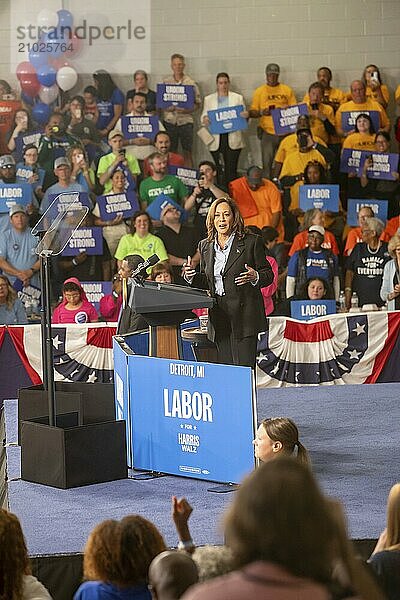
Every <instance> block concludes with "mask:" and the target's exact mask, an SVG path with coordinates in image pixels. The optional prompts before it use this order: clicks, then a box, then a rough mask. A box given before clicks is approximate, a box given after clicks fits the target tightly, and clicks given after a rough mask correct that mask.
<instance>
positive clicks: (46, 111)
mask: <svg viewBox="0 0 400 600" xmlns="http://www.w3.org/2000/svg"><path fill="white" fill-rule="evenodd" d="M50 115H51V108H50V106H48V105H47V104H45V103H44V102H38V103H37V104H35V106H34V107H33V108H32V117H33V119H34V120H35V121H36V122H37V123H39V124H40V125H45V123H47V121H48V120H49V118H50Z"/></svg>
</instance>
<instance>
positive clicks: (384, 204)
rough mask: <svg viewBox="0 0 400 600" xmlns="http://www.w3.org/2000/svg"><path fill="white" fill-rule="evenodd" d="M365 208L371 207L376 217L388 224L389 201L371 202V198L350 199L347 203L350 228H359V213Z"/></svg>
mask: <svg viewBox="0 0 400 600" xmlns="http://www.w3.org/2000/svg"><path fill="white" fill-rule="evenodd" d="M363 206H369V207H371V208H372V210H373V211H374V217H377V218H378V219H380V220H381V221H383V222H384V223H386V219H387V212H388V201H387V200H371V199H370V198H366V199H365V200H360V199H354V198H349V199H348V201H347V224H348V225H350V227H357V226H358V213H359V212H360V208H362V207H363Z"/></svg>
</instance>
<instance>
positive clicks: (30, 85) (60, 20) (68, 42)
mask: <svg viewBox="0 0 400 600" xmlns="http://www.w3.org/2000/svg"><path fill="white" fill-rule="evenodd" d="M37 22H38V25H39V28H43V29H45V30H46V33H43V34H42V35H41V36H40V39H39V40H38V41H37V42H34V43H33V44H31V49H30V51H29V61H24V62H21V63H20V64H19V65H18V67H17V71H16V75H17V77H18V80H19V83H20V86H21V90H22V98H23V100H25V102H27V103H28V104H32V105H33V108H32V116H33V118H34V119H35V121H37V122H38V123H40V124H44V123H46V122H47V121H48V119H49V117H50V114H51V109H50V106H49V105H50V104H52V103H53V102H54V101H55V100H56V99H57V98H58V95H59V93H60V90H62V91H64V92H67V91H68V90H70V89H72V88H73V87H74V86H75V84H76V82H77V81H78V74H77V72H76V70H75V69H74V68H73V66H71V64H70V62H69V60H68V59H69V58H71V57H73V56H75V55H76V54H78V53H79V51H80V49H81V40H80V39H79V38H77V37H76V35H74V34H72V35H71V36H70V35H69V32H70V31H71V32H72V24H73V16H72V14H71V13H70V12H69V11H68V10H63V9H62V10H58V11H57V12H55V11H52V10H48V9H43V10H42V11H41V12H40V13H39V14H38V18H37ZM39 30H40V29H39ZM37 96H38V97H39V99H40V101H37Z"/></svg>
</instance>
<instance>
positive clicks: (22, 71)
mask: <svg viewBox="0 0 400 600" xmlns="http://www.w3.org/2000/svg"><path fill="white" fill-rule="evenodd" d="M35 74H36V71H35V67H34V66H33V65H32V63H30V62H29V61H27V60H24V62H22V63H19V65H18V67H17V70H16V75H17V77H18V79H19V80H20V81H21V79H23V78H25V76H27V75H35Z"/></svg>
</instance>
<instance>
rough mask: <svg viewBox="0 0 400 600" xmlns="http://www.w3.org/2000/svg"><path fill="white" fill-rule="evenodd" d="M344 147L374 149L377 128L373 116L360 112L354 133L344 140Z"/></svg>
mask: <svg viewBox="0 0 400 600" xmlns="http://www.w3.org/2000/svg"><path fill="white" fill-rule="evenodd" d="M342 148H351V149H352V150H374V148H375V129H374V125H373V123H372V119H371V117H370V116H369V115H368V114H366V113H360V114H359V115H358V116H357V118H356V121H355V124H354V133H350V134H349V135H348V136H347V138H346V139H345V140H344V142H343V145H342Z"/></svg>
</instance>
